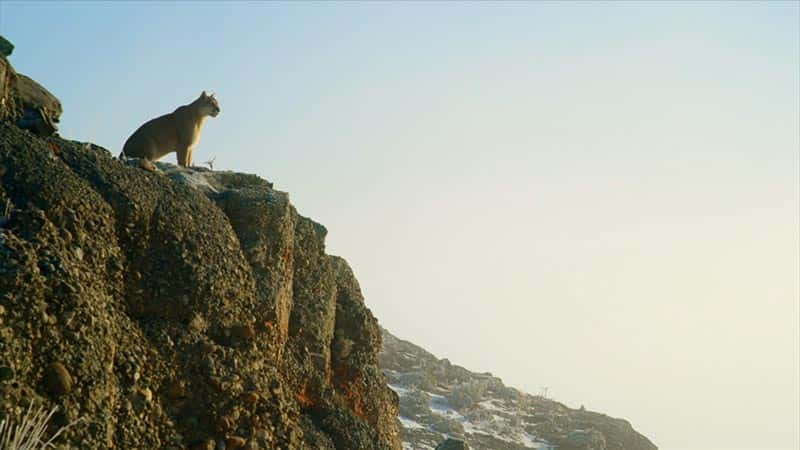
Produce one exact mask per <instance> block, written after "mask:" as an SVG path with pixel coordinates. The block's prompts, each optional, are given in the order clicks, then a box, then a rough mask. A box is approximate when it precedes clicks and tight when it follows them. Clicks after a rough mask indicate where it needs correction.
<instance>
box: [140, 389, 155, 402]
mask: <svg viewBox="0 0 800 450" xmlns="http://www.w3.org/2000/svg"><path fill="white" fill-rule="evenodd" d="M141 393H142V397H143V398H144V401H146V402H147V403H150V402H152V401H153V391H151V390H150V388H144V389H142V390H141Z"/></svg>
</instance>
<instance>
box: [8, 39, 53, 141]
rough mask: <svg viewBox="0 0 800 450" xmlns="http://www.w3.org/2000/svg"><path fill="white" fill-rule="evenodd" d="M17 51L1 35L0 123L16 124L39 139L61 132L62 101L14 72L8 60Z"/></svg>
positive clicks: (32, 81) (37, 84)
mask: <svg viewBox="0 0 800 450" xmlns="http://www.w3.org/2000/svg"><path fill="white" fill-rule="evenodd" d="M4 49H5V51H4ZM13 49H14V46H13V45H12V44H11V43H10V42H8V41H7V40H5V39H4V38H3V37H2V36H0V120H3V119H5V120H9V121H11V122H14V123H16V124H17V126H19V127H20V128H23V129H26V130H30V131H31V132H32V133H34V134H36V135H37V136H41V137H47V136H51V135H53V134H55V133H56V131H58V125H57V124H58V122H59V120H60V118H61V112H62V109H61V102H60V101H59V100H58V98H56V96H54V95H53V94H51V93H50V91H48V90H47V89H45V87H44V86H42V85H41V84H39V83H37V82H36V81H34V80H32V79H31V78H29V77H27V76H25V75H22V74H19V73H17V72H16V71H15V70H14V68H13V67H12V66H11V63H9V62H8V60H7V59H6V57H7V56H9V55H10V54H11V51H12V50H13Z"/></svg>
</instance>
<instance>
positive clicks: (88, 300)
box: [0, 121, 400, 449]
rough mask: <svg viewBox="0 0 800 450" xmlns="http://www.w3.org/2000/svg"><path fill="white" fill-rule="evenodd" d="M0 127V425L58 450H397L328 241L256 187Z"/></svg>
mask: <svg viewBox="0 0 800 450" xmlns="http://www.w3.org/2000/svg"><path fill="white" fill-rule="evenodd" d="M161 167H162V169H164V170H163V172H161V173H151V172H147V171H144V170H141V169H139V168H136V167H133V166H131V165H128V164H125V163H123V162H121V161H119V160H117V159H115V158H113V157H112V155H111V153H110V152H109V151H107V150H105V149H103V148H100V147H98V146H95V145H92V144H87V143H79V142H74V141H69V140H64V139H61V138H58V137H49V138H40V137H37V136H35V135H33V134H31V133H30V132H27V131H24V130H21V129H19V128H17V127H15V126H13V125H11V124H10V123H8V122H4V121H0V420H2V419H3V418H4V417H7V418H9V419H12V420H19V419H20V417H21V416H22V414H23V413H24V410H25V409H26V408H27V407H28V405H29V404H31V403H34V404H36V405H44V406H45V407H47V408H50V407H53V406H58V407H59V413H58V414H57V415H56V417H55V418H54V420H53V421H52V426H53V427H58V426H63V425H64V424H67V423H70V422H72V421H75V420H77V422H76V424H75V425H73V426H72V427H70V428H69V429H68V430H67V431H66V432H65V434H64V435H63V436H62V437H60V438H59V441H58V443H59V445H60V446H61V447H62V448H80V449H86V448H93V449H103V448H125V449H128V448H130V449H157V448H172V449H182V448H198V449H214V448H216V449H221V448H224V449H232V448H250V449H257V448H263V449H266V448H281V449H300V448H314V449H333V448H337V449H398V448H400V438H399V435H398V429H397V420H396V418H397V411H398V398H397V396H396V394H395V393H394V392H393V391H391V390H390V389H389V388H388V387H387V384H386V380H385V378H384V376H383V374H382V373H381V371H380V369H379V367H378V353H379V351H380V348H381V332H380V329H379V327H378V324H377V321H376V319H375V318H374V317H373V316H372V314H371V313H370V311H369V309H368V308H367V307H366V305H365V304H364V299H363V297H362V295H361V292H360V289H359V286H358V282H357V281H356V279H355V277H354V276H353V273H352V271H351V270H350V268H349V267H348V265H347V263H346V262H345V261H344V260H343V259H341V258H338V257H334V256H330V255H327V254H326V253H325V244H324V240H325V234H326V230H325V228H324V227H323V226H322V225H320V224H318V223H315V222H314V221H312V220H310V219H308V218H305V217H303V216H301V215H299V214H298V213H297V211H296V210H295V208H294V207H293V206H292V204H291V203H290V202H289V197H288V195H287V194H286V193H283V192H280V191H277V190H274V189H273V188H272V185H271V184H270V183H269V182H267V181H265V180H263V179H261V178H258V177H256V176H254V175H245V174H238V173H231V172H213V171H193V170H188V169H180V168H175V167H174V166H172V167H171V166H169V165H162V166H161Z"/></svg>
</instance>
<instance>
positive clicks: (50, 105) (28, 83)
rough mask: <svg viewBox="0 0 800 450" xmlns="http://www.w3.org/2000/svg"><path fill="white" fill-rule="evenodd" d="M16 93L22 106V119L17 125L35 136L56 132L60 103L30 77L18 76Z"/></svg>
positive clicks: (59, 115) (49, 134)
mask: <svg viewBox="0 0 800 450" xmlns="http://www.w3.org/2000/svg"><path fill="white" fill-rule="evenodd" d="M16 88H17V93H18V95H19V100H20V103H21V104H22V117H20V118H19V119H17V125H18V126H19V127H20V128H22V129H26V130H31V131H32V132H33V133H34V134H36V135H37V136H51V135H53V134H55V132H56V131H58V126H57V125H56V124H57V123H58V122H59V120H60V119H61V102H60V101H59V100H58V99H57V98H56V96H55V95H53V94H51V93H50V91H48V90H47V89H45V87H44V86H42V85H41V84H39V83H37V82H36V81H34V80H32V79H31V78H30V77H28V76H25V75H22V74H19V77H18V79H17V86H16Z"/></svg>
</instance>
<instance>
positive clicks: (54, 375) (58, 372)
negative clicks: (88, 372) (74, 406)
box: [44, 362, 72, 395]
mask: <svg viewBox="0 0 800 450" xmlns="http://www.w3.org/2000/svg"><path fill="white" fill-rule="evenodd" d="M44 383H45V387H46V388H47V391H48V392H50V393H51V394H54V395H64V394H68V393H69V392H70V391H71V390H72V376H70V374H69V371H68V370H67V368H66V367H64V365H63V364H61V363H59V362H56V363H53V364H51V365H50V367H49V368H48V370H47V373H46V374H45V377H44Z"/></svg>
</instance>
